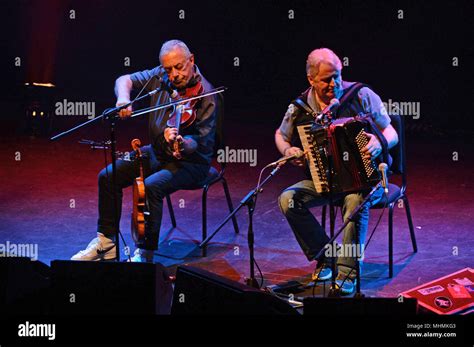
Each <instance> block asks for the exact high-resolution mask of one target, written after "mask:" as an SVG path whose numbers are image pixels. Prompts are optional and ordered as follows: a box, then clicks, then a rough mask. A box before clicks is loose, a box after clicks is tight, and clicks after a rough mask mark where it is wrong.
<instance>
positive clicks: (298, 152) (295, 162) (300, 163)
mask: <svg viewBox="0 0 474 347" xmlns="http://www.w3.org/2000/svg"><path fill="white" fill-rule="evenodd" d="M295 154H296V155H299V156H301V158H298V159H293V160H292V161H291V163H292V164H293V165H295V166H303V165H304V164H305V161H304V159H305V158H304V156H302V155H303V151H302V150H301V148H298V147H289V148H287V149H286V150H285V153H284V154H283V155H284V156H285V157H288V156H292V155H295Z"/></svg>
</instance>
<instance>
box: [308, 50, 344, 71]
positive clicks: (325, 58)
mask: <svg viewBox="0 0 474 347" xmlns="http://www.w3.org/2000/svg"><path fill="white" fill-rule="evenodd" d="M321 63H326V64H328V65H331V66H332V67H334V68H335V69H336V70H339V71H341V70H342V63H341V60H340V59H339V57H338V56H337V55H336V53H334V52H333V51H332V50H330V49H329V48H318V49H315V50H314V51H312V52H311V53H310V54H309V55H308V59H307V60H306V74H307V75H308V76H310V77H313V78H314V77H315V76H316V75H317V74H318V72H319V67H320V65H321Z"/></svg>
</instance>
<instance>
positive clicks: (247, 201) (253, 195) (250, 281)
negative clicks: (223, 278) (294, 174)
mask: <svg viewBox="0 0 474 347" xmlns="http://www.w3.org/2000/svg"><path fill="white" fill-rule="evenodd" d="M285 163H286V161H284V162H280V163H279V164H278V165H277V166H276V167H275V168H274V169H273V170H272V171H271V173H270V174H269V175H268V176H267V177H266V178H265V179H264V180H263V181H262V182H260V178H261V176H262V173H263V171H264V170H265V169H266V168H268V167H271V166H273V165H272V164H273V163H272V164H269V165H267V166H265V167H264V168H263V169H262V171H261V172H260V177H259V180H258V183H257V186H256V187H255V188H254V189H252V190H251V191H250V192H249V193H248V194H247V195H246V196H245V197H244V198H243V199H242V200H241V201H240V203H239V206H237V207H236V208H235V209H234V210H233V211H232V212H231V213H230V214H229V215H228V216H227V217H226V218H225V219H224V220H223V221H222V223H221V224H220V225H219V226H218V227H217V229H216V230H214V232H213V233H212V234H211V235H209V236H208V237H207V238H206V239H205V240H203V241H202V242H201V243H200V244H199V248H202V247H204V246H205V245H207V243H208V242H209V241H210V240H211V239H212V238H213V237H214V236H215V235H216V234H217V232H219V230H221V229H222V228H223V227H224V225H225V224H226V223H227V222H228V221H229V220H230V219H231V218H232V217H234V215H235V214H236V213H237V212H238V211H239V210H240V209H241V208H242V207H244V206H247V208H248V214H249V226H248V233H247V241H248V246H249V255H250V259H249V261H250V277H249V278H246V280H245V282H246V284H247V285H249V286H251V287H254V288H260V285H259V284H258V281H257V279H256V278H255V267H254V266H255V257H254V231H253V214H254V211H255V206H256V203H257V196H258V194H259V193H261V192H262V191H263V189H262V187H263V186H264V185H265V184H266V183H267V182H268V181H269V180H270V178H272V177H273V176H274V175H275V174H276V173H277V172H278V171H279V170H280V168H281V167H282V166H283V165H284V164H285Z"/></svg>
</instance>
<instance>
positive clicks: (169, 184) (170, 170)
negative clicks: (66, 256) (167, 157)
mask: <svg viewBox="0 0 474 347" xmlns="http://www.w3.org/2000/svg"><path fill="white" fill-rule="evenodd" d="M141 151H142V153H143V154H144V155H146V158H143V175H144V177H145V190H146V199H147V204H148V205H147V206H148V211H149V212H150V215H149V217H148V220H147V223H146V230H145V241H144V243H143V244H139V245H137V247H139V248H143V249H149V250H156V249H157V248H158V240H159V233H160V226H161V218H162V215H163V198H164V197H166V195H167V194H171V193H173V192H175V191H177V190H180V189H191V188H193V187H195V186H196V185H197V184H199V182H201V181H203V180H204V179H205V178H206V176H207V174H208V172H209V165H204V164H195V163H191V162H185V161H179V162H178V161H177V162H159V161H158V160H157V158H156V156H155V153H154V152H153V149H152V148H151V146H144V147H141ZM133 156H134V153H133V152H132V155H131V157H133ZM116 167H117V176H116V179H117V182H116V183H117V187H116V193H117V198H118V214H119V219H120V215H121V211H122V196H123V193H122V189H123V188H126V187H129V186H131V185H132V184H133V182H134V180H135V178H136V177H138V176H139V175H140V167H139V163H138V161H136V160H135V161H125V160H117V161H116ZM130 204H132V201H130ZM97 232H100V233H103V234H104V235H106V236H109V237H113V236H114V235H115V225H114V208H113V190H112V164H110V165H109V166H108V167H107V171H106V169H105V168H104V169H103V170H102V171H101V172H100V173H99V219H98V221H97Z"/></svg>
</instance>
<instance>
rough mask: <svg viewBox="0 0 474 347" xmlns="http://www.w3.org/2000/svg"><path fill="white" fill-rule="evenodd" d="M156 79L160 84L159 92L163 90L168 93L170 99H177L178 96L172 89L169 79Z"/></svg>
mask: <svg viewBox="0 0 474 347" xmlns="http://www.w3.org/2000/svg"><path fill="white" fill-rule="evenodd" d="M158 79H159V81H160V83H161V85H160V90H164V91H166V92H168V94H169V95H170V97H171V99H176V98H178V96H179V94H178V91H177V90H176V89H174V88H173V86H172V85H171V83H170V80H169V79H164V78H163V77H158Z"/></svg>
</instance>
